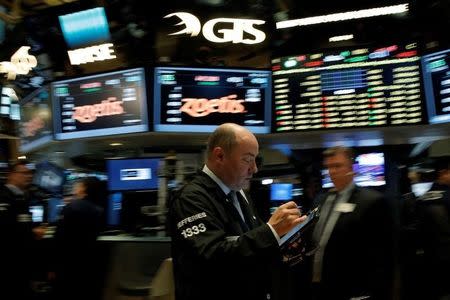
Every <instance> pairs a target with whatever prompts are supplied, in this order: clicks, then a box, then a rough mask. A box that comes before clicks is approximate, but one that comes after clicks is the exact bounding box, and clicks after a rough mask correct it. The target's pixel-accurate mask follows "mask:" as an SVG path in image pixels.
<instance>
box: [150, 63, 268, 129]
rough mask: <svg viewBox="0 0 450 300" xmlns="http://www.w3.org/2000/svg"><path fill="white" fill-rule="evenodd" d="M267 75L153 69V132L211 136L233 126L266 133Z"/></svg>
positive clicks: (224, 71) (263, 73)
mask: <svg viewBox="0 0 450 300" xmlns="http://www.w3.org/2000/svg"><path fill="white" fill-rule="evenodd" d="M271 98H272V93H271V72H270V71H265V70H244V69H206V68H181V67H180V68H179V67H158V68H155V72H154V130H155V131H162V132H212V131H213V130H214V129H215V128H216V127H217V126H218V125H220V124H223V123H227V122H232V123H237V124H240V125H242V126H245V127H247V128H248V129H249V130H250V131H252V132H253V133H269V132H270V122H271V114H270V107H271Z"/></svg>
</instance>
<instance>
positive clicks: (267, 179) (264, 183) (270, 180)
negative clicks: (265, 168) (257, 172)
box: [261, 178, 273, 185]
mask: <svg viewBox="0 0 450 300" xmlns="http://www.w3.org/2000/svg"><path fill="white" fill-rule="evenodd" d="M272 183H273V179H272V178H266V179H263V180H261V184H263V185H268V184H272Z"/></svg>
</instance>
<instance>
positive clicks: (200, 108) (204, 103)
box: [180, 95, 247, 118]
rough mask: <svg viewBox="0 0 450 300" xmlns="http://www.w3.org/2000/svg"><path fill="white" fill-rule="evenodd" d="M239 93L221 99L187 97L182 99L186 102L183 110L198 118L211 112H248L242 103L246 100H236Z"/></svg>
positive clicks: (181, 109)
mask: <svg viewBox="0 0 450 300" xmlns="http://www.w3.org/2000/svg"><path fill="white" fill-rule="evenodd" d="M236 98H237V95H229V96H225V97H222V98H220V99H211V100H208V99H206V98H185V99H182V100H181V101H183V102H184V104H183V106H182V107H181V108H180V111H181V112H184V113H187V114H188V115H190V116H192V117H195V118H198V117H204V116H207V115H209V114H210V113H215V112H217V113H232V114H239V113H246V112H247V111H246V110H245V106H244V105H243V104H242V102H244V100H235V99H236Z"/></svg>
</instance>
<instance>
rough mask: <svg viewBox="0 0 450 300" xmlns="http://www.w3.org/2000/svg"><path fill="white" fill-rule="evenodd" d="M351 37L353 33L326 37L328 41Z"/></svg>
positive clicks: (346, 39)
mask: <svg viewBox="0 0 450 300" xmlns="http://www.w3.org/2000/svg"><path fill="white" fill-rule="evenodd" d="M352 39H353V34H345V35H337V36H332V37H330V38H329V39H328V41H330V42H340V41H348V40H352Z"/></svg>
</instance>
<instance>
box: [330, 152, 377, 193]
mask: <svg viewBox="0 0 450 300" xmlns="http://www.w3.org/2000/svg"><path fill="white" fill-rule="evenodd" d="M353 171H354V172H355V177H354V182H355V184H356V185H358V186H371V187H376V186H382V185H385V184H386V181H385V174H384V153H380V152H374V153H365V154H360V155H358V156H356V158H355V163H354V164H353ZM333 186H334V185H333V182H332V181H331V178H330V175H329V174H328V170H322V187H323V188H331V187H333Z"/></svg>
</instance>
